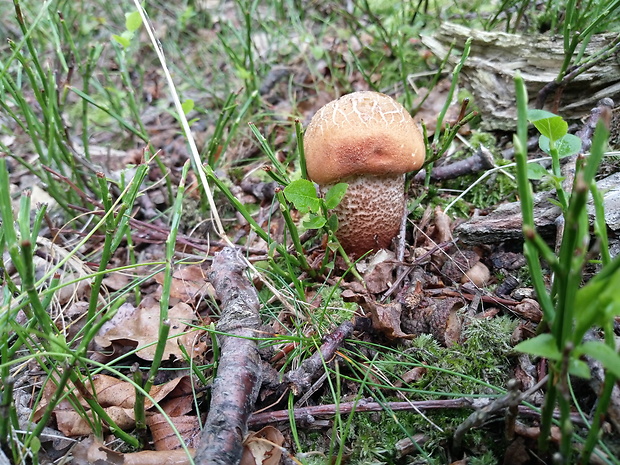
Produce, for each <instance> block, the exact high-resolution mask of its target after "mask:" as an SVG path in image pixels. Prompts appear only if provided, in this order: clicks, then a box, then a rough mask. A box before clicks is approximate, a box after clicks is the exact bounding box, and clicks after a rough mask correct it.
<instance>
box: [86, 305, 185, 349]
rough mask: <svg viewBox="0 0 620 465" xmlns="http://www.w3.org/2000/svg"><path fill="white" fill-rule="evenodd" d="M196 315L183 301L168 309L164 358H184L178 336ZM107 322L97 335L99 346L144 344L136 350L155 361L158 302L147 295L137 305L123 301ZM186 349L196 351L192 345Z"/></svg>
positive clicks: (157, 333)
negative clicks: (168, 328) (167, 336)
mask: <svg viewBox="0 0 620 465" xmlns="http://www.w3.org/2000/svg"><path fill="white" fill-rule="evenodd" d="M194 317H195V314H194V310H193V309H192V308H191V307H190V306H189V305H187V304H185V303H182V302H181V303H178V304H177V305H175V306H174V307H172V308H171V309H170V310H169V311H168V321H169V322H170V334H169V338H168V341H166V348H165V350H164V358H169V357H170V356H173V357H175V358H179V359H180V358H182V357H183V352H182V351H181V349H180V348H179V339H178V338H177V337H175V336H178V335H179V334H181V333H183V332H185V331H186V330H187V329H188V324H189V323H191V322H192V321H193V320H194ZM108 323H109V324H106V325H104V326H103V327H102V328H101V330H100V331H99V334H98V335H97V336H96V337H95V342H96V344H97V345H99V346H100V347H104V348H109V347H111V346H112V345H113V344H114V343H118V344H120V345H129V346H134V347H144V348H143V349H140V350H138V351H137V355H138V356H139V357H141V358H143V359H144V360H153V357H154V355H155V350H156V347H157V341H158V339H159V327H160V305H159V302H156V301H155V299H153V298H148V297H147V298H146V299H144V301H143V302H142V303H141V304H140V306H139V307H138V308H133V307H132V306H131V305H129V304H124V305H122V306H121V308H119V310H118V311H117V313H116V315H114V317H113V318H112V319H111V320H110V321H109V322H108ZM193 331H197V330H193ZM187 349H188V350H187V351H188V352H189V353H192V352H193V350H192V349H191V348H189V347H188V348H187Z"/></svg>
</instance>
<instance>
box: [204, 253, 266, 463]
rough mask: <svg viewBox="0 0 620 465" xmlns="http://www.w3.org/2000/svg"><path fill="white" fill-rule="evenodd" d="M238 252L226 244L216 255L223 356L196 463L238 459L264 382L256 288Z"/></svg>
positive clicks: (214, 269) (214, 274)
mask: <svg viewBox="0 0 620 465" xmlns="http://www.w3.org/2000/svg"><path fill="white" fill-rule="evenodd" d="M245 268H246V267H245V264H244V263H243V261H242V260H241V258H240V257H239V255H238V253H237V252H236V251H235V250H234V249H231V248H228V247H227V248H225V249H223V250H222V251H221V252H220V253H218V254H217V255H216V256H215V258H214V259H213V265H212V268H211V270H212V271H211V273H210V274H209V279H210V280H211V283H212V284H213V287H214V288H215V292H216V294H217V296H218V298H219V300H220V302H221V309H222V313H221V317H220V321H219V322H218V324H217V327H216V329H217V330H218V332H222V333H226V335H225V336H224V335H219V336H218V342H219V344H220V352H221V356H220V360H219V366H218V373H217V377H216V378H215V381H214V382H213V388H212V391H211V406H210V409H209V414H208V416H207V422H206V425H205V428H204V431H203V433H202V437H201V444H200V446H199V447H198V448H197V453H196V458H195V463H196V464H197V465H211V464H213V465H215V464H221V465H231V464H236V463H239V461H240V460H241V454H242V441H243V438H244V436H245V435H246V434H247V431H248V428H247V419H248V417H249V416H250V413H251V412H252V409H253V407H254V403H255V401H256V398H257V396H258V391H259V389H260V385H261V369H260V356H259V354H258V349H257V346H256V342H255V341H253V340H252V339H250V338H252V337H255V336H256V329H257V328H258V326H259V325H260V318H259V314H258V311H259V300H258V295H257V294H256V290H255V289H254V286H252V283H250V282H249V281H248V280H247V279H246V278H245V277H244V276H243V272H244V270H245Z"/></svg>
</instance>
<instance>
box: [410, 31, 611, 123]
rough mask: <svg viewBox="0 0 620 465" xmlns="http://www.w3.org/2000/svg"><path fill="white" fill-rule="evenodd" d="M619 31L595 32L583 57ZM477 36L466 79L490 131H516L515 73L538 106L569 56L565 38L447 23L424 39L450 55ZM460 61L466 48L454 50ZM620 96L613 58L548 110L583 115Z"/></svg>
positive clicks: (570, 85) (439, 53) (580, 79)
mask: <svg viewBox="0 0 620 465" xmlns="http://www.w3.org/2000/svg"><path fill="white" fill-rule="evenodd" d="M617 36H618V33H605V34H596V35H593V36H592V38H591V39H590V42H589V43H588V45H587V47H586V49H585V53H584V55H583V60H582V62H584V61H586V60H587V59H588V58H589V57H593V56H594V55H595V54H597V53H598V52H600V51H601V50H603V49H604V48H605V47H606V46H608V45H609V44H611V42H612V41H613V40H614V39H616V37H617ZM469 37H471V38H472V42H471V50H470V54H469V58H468V59H467V61H466V62H465V65H464V66H463V70H462V71H461V78H462V82H464V83H465V85H466V86H467V88H468V89H469V90H470V91H471V92H472V94H473V95H474V97H475V100H474V102H475V104H476V106H477V107H478V108H479V109H480V112H481V113H482V115H483V118H482V123H481V124H482V128H483V129H486V130H495V129H499V130H514V128H515V122H516V104H515V101H516V98H515V86H514V76H515V74H516V73H517V71H519V72H520V73H521V76H522V77H523V79H524V81H525V84H526V86H527V90H528V94H529V98H530V107H531V108H534V106H535V101H536V98H537V96H538V93H539V92H540V90H541V89H542V88H543V87H544V86H545V85H547V84H548V83H550V82H553V81H554V80H555V79H556V77H557V75H558V72H559V71H560V68H561V66H562V62H563V61H564V49H563V41H562V38H561V37H553V36H550V35H542V34H527V35H518V34H507V33H504V32H488V31H480V30H476V29H470V28H467V27H465V26H460V25H458V24H453V23H444V24H442V26H441V27H440V28H439V29H438V30H437V31H436V32H435V33H434V34H433V35H432V36H423V37H422V42H423V43H424V45H426V46H427V47H428V48H429V49H430V50H431V51H432V52H433V53H434V54H435V55H436V56H437V57H439V58H440V59H444V58H445V57H446V55H447V54H448V51H449V49H450V44H451V43H452V42H453V41H454V42H455V47H454V48H455V52H461V51H462V50H463V45H464V44H465V42H466V40H467V39H468V38H469ZM459 60H460V53H454V52H453V53H452V54H451V56H450V57H449V58H448V62H449V63H450V64H452V65H456V63H457V62H458V61H459ZM619 96H620V62H618V61H617V59H616V58H615V57H613V56H612V57H609V58H607V59H606V60H603V61H601V62H600V63H598V64H596V65H595V66H593V67H592V68H590V69H588V70H586V71H584V72H583V73H582V74H580V75H578V76H576V77H575V78H574V79H572V80H571V81H570V82H569V83H567V85H566V87H565V88H564V89H563V93H562V98H561V101H560V106H559V108H557V109H556V108H553V102H552V100H553V98H550V99H549V101H548V103H547V106H546V107H545V108H546V109H548V110H550V111H556V112H557V113H558V114H560V115H561V116H562V117H564V118H580V117H582V116H583V115H585V114H587V113H588V112H589V111H590V108H592V107H593V106H594V105H595V104H596V102H598V101H599V100H600V99H602V98H604V97H609V98H612V99H614V100H616V101H617V98H618V97H619Z"/></svg>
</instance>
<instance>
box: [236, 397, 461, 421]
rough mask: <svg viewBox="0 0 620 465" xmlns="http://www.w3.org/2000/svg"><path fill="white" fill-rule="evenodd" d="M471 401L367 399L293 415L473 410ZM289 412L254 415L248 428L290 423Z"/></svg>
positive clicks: (306, 417) (302, 418) (299, 418)
mask: <svg viewBox="0 0 620 465" xmlns="http://www.w3.org/2000/svg"><path fill="white" fill-rule="evenodd" d="M472 407H473V402H472V400H471V399H466V398H460V399H446V400H420V401H417V402H386V403H381V404H380V403H378V402H369V401H367V400H365V399H362V400H360V401H359V402H341V403H340V404H338V405H334V404H330V405H315V406H312V407H303V408H298V409H295V411H294V413H293V415H294V418H295V421H299V422H303V421H310V422H312V421H313V417H315V416H330V417H331V416H334V415H335V414H336V413H339V414H340V415H347V414H349V413H351V412H352V411H353V410H354V409H355V413H362V412H382V411H385V410H392V411H401V410H416V409H419V410H440V409H451V408H472ZM289 414H290V412H289V411H288V410H278V411H275V412H263V413H259V414H256V415H252V416H251V417H250V419H249V420H248V426H257V425H265V424H268V423H277V422H280V421H288V420H289V419H290V416H289Z"/></svg>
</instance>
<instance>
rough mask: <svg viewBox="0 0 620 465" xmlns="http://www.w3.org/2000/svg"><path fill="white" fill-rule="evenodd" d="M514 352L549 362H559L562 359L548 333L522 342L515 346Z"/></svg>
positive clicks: (552, 338)
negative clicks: (541, 358) (534, 356)
mask: <svg viewBox="0 0 620 465" xmlns="http://www.w3.org/2000/svg"><path fill="white" fill-rule="evenodd" d="M515 350H518V351H519V352H525V353H526V354H531V355H536V356H538V357H545V358H548V359H549V360H560V358H562V354H561V353H560V351H559V350H558V347H557V345H556V342H555V339H554V337H553V336H552V335H551V334H549V333H545V334H540V335H539V336H536V337H533V338H532V339H528V340H527V341H523V342H521V343H519V344H517V345H516V346H515Z"/></svg>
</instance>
